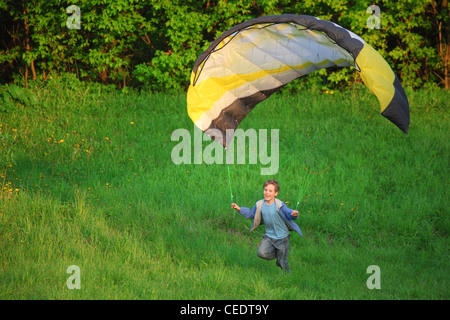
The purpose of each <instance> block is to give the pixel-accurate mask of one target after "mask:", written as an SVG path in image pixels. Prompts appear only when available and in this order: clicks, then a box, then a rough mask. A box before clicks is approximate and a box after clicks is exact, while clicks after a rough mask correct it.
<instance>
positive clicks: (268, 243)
mask: <svg viewBox="0 0 450 320" xmlns="http://www.w3.org/2000/svg"><path fill="white" fill-rule="evenodd" d="M289 239H290V236H287V237H286V238H283V239H272V238H269V237H268V236H266V235H263V238H262V240H261V243H260V244H259V247H258V257H260V258H263V259H266V260H273V259H275V258H276V259H277V266H279V267H280V268H281V269H282V270H284V271H286V272H288V273H289V272H290V269H289V264H288V261H287V256H288V254H289Z"/></svg>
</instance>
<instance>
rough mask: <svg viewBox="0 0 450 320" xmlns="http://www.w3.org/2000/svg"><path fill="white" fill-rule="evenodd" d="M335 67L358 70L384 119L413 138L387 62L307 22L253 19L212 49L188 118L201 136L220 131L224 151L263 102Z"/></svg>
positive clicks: (349, 36) (194, 77)
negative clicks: (286, 87)
mask: <svg viewBox="0 0 450 320" xmlns="http://www.w3.org/2000/svg"><path fill="white" fill-rule="evenodd" d="M331 66H339V67H348V66H354V67H355V68H356V69H357V70H358V71H359V72H360V73H361V77H362V79H363V82H364V84H365V85H366V86H367V87H368V88H369V89H370V91H371V92H372V93H374V94H375V96H376V97H377V98H378V100H379V102H380V107H381V114H382V115H383V116H385V117H386V118H387V119H389V120H390V121H392V122H393V123H394V124H396V125H397V126H398V127H399V128H400V129H401V130H402V131H403V132H404V133H407V132H408V126H409V104H408V99H407V97H406V94H405V91H404V90H403V87H402V85H401V84H400V81H399V79H398V78H397V76H396V74H395V73H394V72H393V71H392V69H391V68H390V67H389V65H388V64H387V62H386V61H385V60H384V59H383V58H382V57H381V56H380V54H378V53H377V52H376V51H375V49H373V48H372V47H371V46H370V45H368V44H367V43H365V42H364V40H363V39H361V38H360V37H359V36H357V35H356V34H354V33H353V32H351V31H349V30H346V29H344V28H342V27H341V26H339V25H337V24H335V23H333V22H330V21H325V20H321V19H319V18H316V17H312V16H306V15H292V14H286V15H277V16H264V17H259V18H255V19H251V20H248V21H246V22H243V23H241V24H239V25H236V26H235V27H233V28H231V29H229V30H227V31H225V32H224V33H223V34H222V35H221V36H220V37H218V38H217V39H216V40H215V41H213V42H212V43H211V45H210V46H209V48H208V49H207V50H206V51H205V52H203V53H202V54H201V55H200V56H199V57H198V59H197V61H196V62H195V64H194V68H193V70H192V74H191V82H190V87H189V90H188V94H187V109H188V114H189V116H190V118H191V119H192V121H193V122H194V123H195V125H196V126H197V127H199V128H200V129H201V130H202V131H207V130H208V129H217V130H219V132H220V133H221V134H222V137H223V139H222V141H220V142H221V143H222V144H223V146H224V147H226V146H227V145H228V144H229V143H230V142H231V139H232V137H233V135H234V130H235V129H236V128H237V126H238V125H239V123H240V122H241V121H242V120H243V119H244V117H245V116H246V115H247V114H248V113H249V112H250V111H251V110H252V109H253V108H254V107H255V106H256V105H257V104H258V103H259V102H261V101H263V100H265V99H266V98H268V97H269V96H270V95H271V94H273V93H274V92H276V91H277V90H278V89H280V88H281V87H283V86H284V85H286V84H287V83H289V82H290V81H292V80H294V79H296V78H298V77H301V76H304V75H307V74H308V73H311V72H313V71H316V70H319V69H323V68H327V67H331ZM227 129H232V130H227ZM208 131H209V130H208ZM208 131H207V133H208ZM209 132H211V131H209ZM213 138H216V137H214V136H213Z"/></svg>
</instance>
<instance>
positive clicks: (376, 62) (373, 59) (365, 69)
mask: <svg viewBox="0 0 450 320" xmlns="http://www.w3.org/2000/svg"><path fill="white" fill-rule="evenodd" d="M356 64H357V65H358V67H359V68H360V70H361V77H362V80H363V81H364V84H365V85H366V86H367V87H368V88H369V90H370V91H371V92H372V93H373V94H374V95H375V96H376V97H377V98H378V101H379V102H380V108H381V112H383V111H384V109H386V107H387V106H388V105H389V103H390V102H391V101H392V98H393V97H394V93H395V88H394V80H395V74H394V72H393V71H392V69H391V67H390V66H389V65H388V63H387V62H386V60H384V59H383V57H382V56H381V55H380V54H379V53H378V52H377V51H375V49H374V48H372V47H371V46H370V45H368V44H367V43H365V44H364V47H363V48H362V50H361V51H360V52H359V54H358V56H357V57H356Z"/></svg>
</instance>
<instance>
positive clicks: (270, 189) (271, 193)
mask: <svg viewBox="0 0 450 320" xmlns="http://www.w3.org/2000/svg"><path fill="white" fill-rule="evenodd" d="M277 195H278V191H275V186H274V185H273V184H268V185H266V186H265V187H264V199H266V201H268V202H272V200H274V199H275V197H276V196H277Z"/></svg>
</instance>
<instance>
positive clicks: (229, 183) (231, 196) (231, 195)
mask: <svg viewBox="0 0 450 320" xmlns="http://www.w3.org/2000/svg"><path fill="white" fill-rule="evenodd" d="M227 168H228V185H229V186H230V199H231V203H233V192H232V191H231V178H230V166H229V165H228V164H227Z"/></svg>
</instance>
